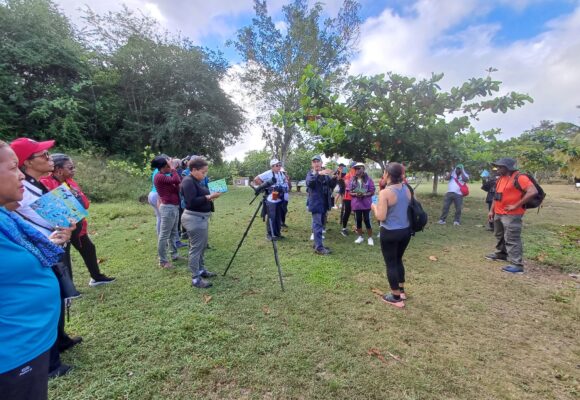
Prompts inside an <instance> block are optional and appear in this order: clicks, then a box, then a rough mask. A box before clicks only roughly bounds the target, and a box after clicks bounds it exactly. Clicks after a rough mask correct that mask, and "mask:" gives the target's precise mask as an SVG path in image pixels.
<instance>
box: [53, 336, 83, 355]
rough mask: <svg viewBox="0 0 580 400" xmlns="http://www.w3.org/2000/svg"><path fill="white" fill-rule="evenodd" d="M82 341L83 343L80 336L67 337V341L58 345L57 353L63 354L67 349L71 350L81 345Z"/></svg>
mask: <svg viewBox="0 0 580 400" xmlns="http://www.w3.org/2000/svg"><path fill="white" fill-rule="evenodd" d="M82 341H83V338H82V337H80V336H73V337H68V339H67V340H66V342H64V343H62V344H59V346H58V351H59V352H60V353H64V352H65V351H67V350H68V349H72V348H73V347H75V346H76V345H77V344H79V343H82Z"/></svg>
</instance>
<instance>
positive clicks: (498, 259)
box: [483, 256, 507, 261]
mask: <svg viewBox="0 0 580 400" xmlns="http://www.w3.org/2000/svg"><path fill="white" fill-rule="evenodd" d="M483 258H485V259H486V260H489V261H507V258H493V257H488V256H483Z"/></svg>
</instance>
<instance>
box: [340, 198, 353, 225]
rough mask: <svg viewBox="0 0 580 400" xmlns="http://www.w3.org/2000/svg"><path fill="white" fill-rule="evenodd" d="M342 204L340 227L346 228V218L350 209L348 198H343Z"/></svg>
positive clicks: (348, 216)
mask: <svg viewBox="0 0 580 400" xmlns="http://www.w3.org/2000/svg"><path fill="white" fill-rule="evenodd" d="M342 204H344V215H343V216H342V228H343V229H346V225H347V224H348V219H349V218H350V213H351V211H352V209H351V204H350V200H344V201H343V202H342Z"/></svg>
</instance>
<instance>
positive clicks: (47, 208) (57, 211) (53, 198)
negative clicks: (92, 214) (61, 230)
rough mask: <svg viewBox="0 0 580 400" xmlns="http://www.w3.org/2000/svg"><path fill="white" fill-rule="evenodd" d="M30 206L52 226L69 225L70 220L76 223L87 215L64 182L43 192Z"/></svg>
mask: <svg viewBox="0 0 580 400" xmlns="http://www.w3.org/2000/svg"><path fill="white" fill-rule="evenodd" d="M30 208H32V209H33V210H34V211H35V212H36V213H37V214H38V215H40V216H41V217H42V218H43V219H45V220H46V221H48V222H50V224H51V225H52V226H54V227H57V226H61V227H69V226H70V225H71V221H74V223H75V224H76V223H77V222H79V221H80V220H82V219H83V218H86V217H87V216H88V215H89V212H88V211H87V210H86V209H85V208H84V207H83V206H82V204H81V203H79V201H78V200H77V199H76V198H75V196H74V195H73V194H72V193H71V191H70V190H68V188H67V187H66V186H65V185H64V184H63V185H60V186H59V187H57V188H56V189H53V190H51V191H50V192H48V193H46V194H43V195H42V196H41V197H39V198H38V200H36V201H35V202H34V203H32V204H30Z"/></svg>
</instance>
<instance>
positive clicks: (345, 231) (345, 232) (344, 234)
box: [340, 228, 348, 237]
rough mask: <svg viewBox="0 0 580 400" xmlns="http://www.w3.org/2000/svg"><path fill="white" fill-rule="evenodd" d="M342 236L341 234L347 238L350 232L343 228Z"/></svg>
mask: <svg viewBox="0 0 580 400" xmlns="http://www.w3.org/2000/svg"><path fill="white" fill-rule="evenodd" d="M340 234H341V235H342V236H344V237H346V236H348V231H347V230H346V228H342V229H341V230H340Z"/></svg>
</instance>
